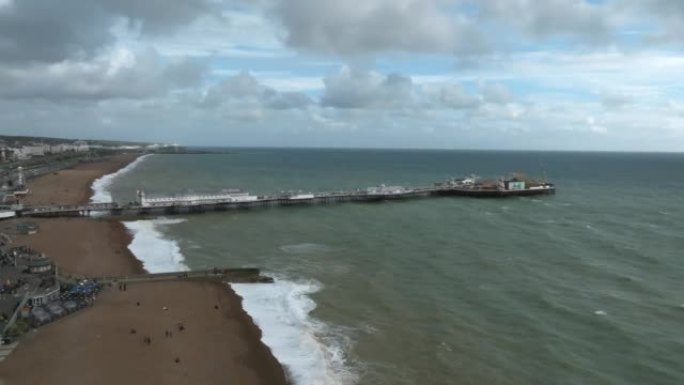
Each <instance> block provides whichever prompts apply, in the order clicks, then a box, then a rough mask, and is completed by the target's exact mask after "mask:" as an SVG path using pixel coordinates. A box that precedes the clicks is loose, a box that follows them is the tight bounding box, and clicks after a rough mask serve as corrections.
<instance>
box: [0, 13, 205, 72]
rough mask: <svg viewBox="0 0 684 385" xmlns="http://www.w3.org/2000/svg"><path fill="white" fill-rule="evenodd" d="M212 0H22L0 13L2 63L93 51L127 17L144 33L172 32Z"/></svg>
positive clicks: (58, 58) (108, 39) (109, 38)
mask: <svg viewBox="0 0 684 385" xmlns="http://www.w3.org/2000/svg"><path fill="white" fill-rule="evenodd" d="M210 4H211V3H210V2H209V1H208V0H173V1H166V0H144V1H138V0H59V1H54V0H18V1H14V2H12V3H11V5H10V6H5V7H4V8H3V9H2V12H0V62H14V63H21V62H56V61H61V60H64V59H67V58H73V57H77V56H80V57H83V56H90V55H92V54H94V53H95V52H96V51H97V50H98V49H99V48H101V47H103V46H106V45H109V44H110V43H111V42H112V41H113V36H112V34H111V27H112V26H113V25H114V23H115V22H116V21H117V20H121V19H122V18H123V19H124V20H128V21H129V23H130V24H131V26H135V27H137V28H139V29H140V31H141V32H142V33H168V32H171V31H173V30H175V29H176V28H178V27H180V26H182V25H185V24H187V23H188V22H190V21H192V20H193V19H195V18H197V17H198V16H200V15H202V14H204V13H208V12H210V11H211V10H212V6H210Z"/></svg>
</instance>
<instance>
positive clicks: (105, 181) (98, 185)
mask: <svg viewBox="0 0 684 385" xmlns="http://www.w3.org/2000/svg"><path fill="white" fill-rule="evenodd" d="M151 155H152V154H147V155H143V156H140V157H138V158H137V159H136V160H134V161H133V162H131V163H129V164H128V165H126V167H123V168H121V169H119V170H117V171H116V172H113V173H111V174H107V175H103V176H101V177H99V178H97V179H95V180H94V181H93V184H92V186H91V188H92V189H93V196H92V197H90V202H92V203H111V202H112V201H113V200H112V194H111V193H110V192H109V186H111V184H112V182H113V181H114V179H116V178H118V177H120V176H121V175H124V174H126V173H128V172H130V171H131V170H133V169H134V168H135V167H136V166H137V165H139V164H140V163H141V162H142V161H143V160H145V159H147V157H149V156H151Z"/></svg>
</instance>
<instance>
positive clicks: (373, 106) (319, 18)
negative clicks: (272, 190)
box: [0, 0, 684, 152]
mask: <svg viewBox="0 0 684 385" xmlns="http://www.w3.org/2000/svg"><path fill="white" fill-rule="evenodd" d="M683 53H684V1H680V0H622V1H618V0H543V1H542V0H539V1H537V0H479V1H476V0H363V1H361V0H356V1H354V0H145V1H139V0H60V1H52V0H0V133H2V134H6V135H36V136H52V137H67V138H85V139H113V140H131V141H147V142H160V143H178V144H182V145H200V146H259V147H261V146H265V147H353V148H435V149H495V150H501V149H506V150H582V151H677V152H679V151H683V150H684V55H683Z"/></svg>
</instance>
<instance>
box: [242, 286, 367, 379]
mask: <svg viewBox="0 0 684 385" xmlns="http://www.w3.org/2000/svg"><path fill="white" fill-rule="evenodd" d="M231 287H232V288H233V290H235V292H236V293H237V294H238V295H239V296H240V297H242V306H243V308H244V309H245V311H246V312H247V313H248V314H249V315H250V316H251V317H252V319H253V320H254V322H255V323H256V324H257V326H258V327H259V329H261V333H262V341H263V342H264V343H265V344H266V345H267V346H268V347H269V348H270V349H271V352H272V353H273V355H274V356H275V357H276V358H277V359H278V361H279V362H280V363H281V364H283V365H284V366H285V367H286V368H287V369H288V372H289V374H290V377H291V380H292V381H293V382H294V384H295V385H342V384H352V383H354V382H356V379H357V378H356V375H355V373H354V372H353V371H351V370H350V369H349V366H348V365H347V362H346V354H345V351H346V350H347V346H348V345H349V343H348V340H347V339H346V338H345V337H344V336H343V335H341V334H340V333H334V332H333V331H332V329H331V328H330V327H329V326H327V325H326V324H324V323H322V322H319V321H317V320H315V319H313V318H312V317H311V316H310V313H311V311H313V310H314V309H315V308H316V303H315V302H314V301H313V300H312V299H311V298H310V295H311V294H313V293H315V292H317V291H319V290H320V289H321V288H322V285H321V284H320V283H319V282H317V281H313V280H311V281H291V280H285V279H279V278H277V277H276V279H275V282H274V283H272V284H268V285H255V284H231Z"/></svg>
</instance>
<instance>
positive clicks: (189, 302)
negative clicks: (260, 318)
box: [0, 155, 288, 385]
mask: <svg viewBox="0 0 684 385" xmlns="http://www.w3.org/2000/svg"><path fill="white" fill-rule="evenodd" d="M136 157H137V156H135V155H121V156H116V157H114V158H112V159H108V160H105V161H102V162H99V161H98V162H92V163H85V164H80V165H78V166H76V167H74V168H73V169H69V170H62V171H60V172H58V173H54V174H49V175H44V176H41V177H38V178H36V179H34V180H32V181H30V183H29V188H30V189H31V191H32V193H31V194H30V195H29V196H28V197H27V198H26V200H25V201H24V202H25V203H30V204H41V203H51V202H60V203H65V204H75V203H83V202H86V201H88V199H89V198H90V196H91V195H92V190H91V185H92V182H93V181H94V180H95V179H97V178H98V177H100V176H102V175H106V174H109V173H112V172H114V171H116V170H118V169H120V168H121V167H124V166H126V165H127V164H129V163H130V162H131V161H133V160H134V159H136ZM31 221H32V222H35V223H37V224H38V225H39V227H40V229H39V232H38V234H34V235H14V236H13V237H14V240H15V243H16V244H18V245H22V244H25V245H28V246H31V247H32V248H34V249H36V250H39V251H41V252H43V253H45V254H46V255H48V256H49V257H50V258H52V259H53V260H54V261H55V262H56V264H57V265H58V267H59V269H60V270H61V271H62V273H64V274H73V275H77V276H88V277H96V276H103V275H109V276H113V275H116V276H122V275H130V274H138V273H144V270H143V266H142V264H141V263H140V261H138V260H137V259H136V258H135V256H134V255H133V254H132V253H131V252H130V251H129V250H128V245H129V243H130V242H131V235H130V234H129V233H128V231H127V230H126V229H125V227H124V226H123V225H122V224H121V223H120V222H118V221H112V220H107V219H98V218H54V219H53V218H50V219H39V220H33V219H31ZM17 222H18V221H17V220H14V221H9V222H4V223H3V224H2V227H3V228H4V230H5V231H8V232H10V233H12V232H11V229H12V227H13V226H14V225H16V223H17ZM138 304H140V305H138ZM165 309H166V310H165ZM179 323H182V324H183V326H184V327H183V330H182V331H181V330H179V329H178V325H179ZM133 330H134V332H133ZM167 331H169V332H171V334H172V335H171V336H166V332H167ZM144 337H149V338H150V339H151V341H152V342H151V343H150V344H145V343H144V342H143V338H144ZM75 380H77V381H78V382H80V383H98V384H122V383H125V384H148V383H159V384H188V383H197V384H219V383H220V384H224V383H237V384H246V385H250V384H274V385H277V384H286V383H288V381H287V379H286V375H285V371H284V369H283V368H282V366H281V365H280V364H279V363H278V361H277V360H276V359H275V358H274V357H273V355H272V354H271V351H270V350H269V348H268V347H267V346H266V345H264V344H263V343H262V342H261V331H260V330H259V328H258V327H257V326H256V325H255V324H254V323H253V321H252V319H251V318H250V316H249V315H248V314H247V313H246V312H245V311H244V310H243V309H242V306H241V298H240V297H239V296H238V295H236V294H235V293H234V292H233V291H232V289H230V287H228V286H227V285H225V284H222V283H220V282H219V281H212V280H199V281H167V282H145V283H136V284H128V285H127V290H126V291H121V290H118V288H117V287H116V286H114V287H107V288H105V290H104V291H103V292H102V293H101V294H100V295H99V296H98V298H97V300H96V302H95V305H94V306H93V307H91V308H89V309H86V310H84V311H80V312H78V313H76V314H72V315H69V316H67V317H64V318H62V319H59V320H58V321H56V322H53V323H51V324H49V325H47V326H44V327H42V328H40V329H37V330H34V331H30V332H29V333H28V334H27V336H25V337H24V338H23V339H22V340H21V342H20V344H19V346H18V347H17V348H16V349H15V350H14V352H13V353H12V355H11V356H9V357H8V358H7V359H6V360H5V361H3V362H2V363H0V383H4V384H44V383H51V384H72V383H74V381H75Z"/></svg>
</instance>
